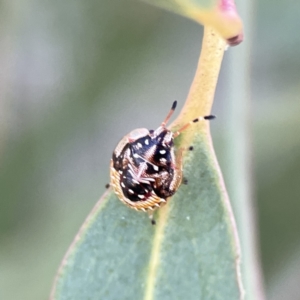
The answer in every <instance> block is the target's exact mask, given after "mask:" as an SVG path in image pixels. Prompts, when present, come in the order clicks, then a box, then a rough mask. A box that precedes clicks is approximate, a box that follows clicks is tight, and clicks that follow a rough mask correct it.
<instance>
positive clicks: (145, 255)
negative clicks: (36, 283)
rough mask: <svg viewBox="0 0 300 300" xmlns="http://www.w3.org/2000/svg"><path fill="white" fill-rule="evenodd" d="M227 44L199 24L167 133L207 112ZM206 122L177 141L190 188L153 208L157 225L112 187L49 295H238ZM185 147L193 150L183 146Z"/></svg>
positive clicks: (229, 224) (164, 298) (163, 298)
mask: <svg viewBox="0 0 300 300" xmlns="http://www.w3.org/2000/svg"><path fill="white" fill-rule="evenodd" d="M225 47H226V43H225V42H224V41H223V40H222V39H221V38H220V37H219V36H218V35H217V34H216V33H215V31H214V30H212V29H211V28H205V30H204V38H203V44H202V52H201V56H200V60H199V64H198V68H197V71H196V75H195V79H194V81H193V84H192V86H191V89H190V93H189V95H188V97H187V101H186V104H185V106H184V108H183V110H182V112H181V114H180V115H179V116H178V118H177V119H176V121H175V122H174V123H173V125H172V126H171V129H172V130H175V131H176V129H178V128H180V127H182V125H184V124H187V123H188V121H190V120H193V119H194V118H195V117H196V116H197V115H198V116H199V115H206V114H207V112H209V110H210V107H211V105H212V101H213V94H214V91H215V86H216V82H217V78H218V73H219V68H220V65H221V61H222V57H223V52H224V49H225ZM195 114H196V115H195ZM208 124H209V123H208V122H207V121H202V122H198V123H196V124H193V125H192V126H190V128H189V129H188V130H185V131H184V132H183V133H182V134H181V135H180V136H179V137H178V138H177V139H176V140H175V142H176V149H177V151H183V174H184V177H185V178H186V179H187V180H188V185H182V186H181V187H180V188H179V190H178V192H177V193H176V194H175V195H174V196H173V197H172V198H171V199H169V200H168V202H167V204H166V205H165V206H164V207H162V208H159V210H158V211H157V212H156V214H155V219H156V221H157V225H155V226H153V225H151V223H150V220H149V219H148V216H147V215H146V214H145V213H143V212H136V211H135V210H132V209H130V208H128V207H126V206H125V205H124V204H122V203H121V201H119V200H118V199H117V197H116V196H115V195H114V194H113V193H112V191H108V192H107V193H106V194H105V195H104V196H103V198H102V199H101V200H100V201H99V202H98V204H97V205H96V207H95V208H94V210H93V211H92V213H91V214H90V215H89V217H88V219H87V220H86V222H85V223H84V224H83V226H82V228H81V230H80V231H79V234H78V235H77V237H76V238H75V240H74V242H73V244H72V245H71V247H70V249H69V251H68V252H67V254H66V256H65V258H64V260H63V262H62V265H61V267H60V269H59V272H58V275H57V277H56V280H55V284H54V287H53V290H52V293H51V297H50V299H51V300H67V299H72V300H77V299H78V300H85V299H95V300H97V299H106V300H112V299H138V300H139V299H144V300H154V299H157V300H168V299H170V300H174V299H178V300H182V299H189V300H193V299H205V300H207V299H220V300H221V299H222V300H227V299H228V300H238V299H242V298H243V287H242V283H241V275H240V257H239V255H240V249H239V240H238V236H237V230H236V226H235V221H234V218H233V214H232V211H231V207H230V203H229V199H228V196H227V193H226V189H225V186H224V183H223V180H222V176H221V172H220V170H219V167H218V164H217V161H216V158H215V154H214V150H213V147H212V143H211V138H210V133H209V126H208ZM191 145H192V146H193V148H194V151H188V150H186V149H188V147H189V146H191Z"/></svg>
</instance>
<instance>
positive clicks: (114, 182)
mask: <svg viewBox="0 0 300 300" xmlns="http://www.w3.org/2000/svg"><path fill="white" fill-rule="evenodd" d="M176 105H177V101H174V103H173V105H172V108H171V110H170V112H169V114H168V115H167V117H166V119H165V120H164V121H163V122H162V124H161V125H160V126H159V127H158V128H157V129H156V130H148V129H146V128H139V129H135V130H133V131H131V132H130V133H129V134H128V135H126V136H125V137H124V138H123V139H122V140H121V141H120V142H119V144H118V145H117V147H116V149H115V151H114V152H113V156H112V159H111V166H110V178H111V186H112V187H113V189H114V191H115V193H116V194H117V196H118V198H119V199H120V200H121V201H122V202H123V203H125V204H126V205H127V206H129V207H131V208H134V209H136V210H142V211H145V212H146V211H147V212H150V217H151V218H152V214H151V212H152V211H153V210H155V209H156V208H158V207H160V206H162V205H163V204H165V203H166V202H167V201H168V199H169V198H170V197H171V196H172V195H174V194H175V193H176V191H177V189H178V188H179V186H180V184H181V181H182V151H179V152H178V153H177V154H176V155H175V151H174V142H173V140H174V138H176V137H177V136H178V135H179V134H180V133H181V132H182V131H183V130H185V129H186V128H187V127H188V126H189V125H191V124H192V123H196V122H198V121H199V120H211V119H214V118H215V116H212V115H209V116H204V117H199V118H197V119H194V120H193V121H191V122H189V123H187V124H186V125H184V126H183V127H182V128H181V129H179V130H178V131H177V132H172V131H171V130H169V129H167V128H166V124H167V122H168V121H169V119H170V118H171V116H172V114H173V112H174V110H175V108H176ZM189 149H190V150H192V147H190V148H189ZM152 223H154V221H152Z"/></svg>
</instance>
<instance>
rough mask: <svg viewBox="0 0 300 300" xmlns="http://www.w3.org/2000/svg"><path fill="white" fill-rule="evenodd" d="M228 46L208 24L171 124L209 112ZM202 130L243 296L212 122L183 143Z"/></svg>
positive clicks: (236, 242) (193, 128)
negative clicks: (187, 87) (185, 93)
mask: <svg viewBox="0 0 300 300" xmlns="http://www.w3.org/2000/svg"><path fill="white" fill-rule="evenodd" d="M226 47H227V44H226V42H225V41H224V40H223V39H222V38H221V37H220V36H219V35H218V34H217V33H216V32H215V31H214V30H213V29H212V28H209V27H205V28H204V36H203V42H202V49H201V55H200V59H199V63H198V66H197V70H196V74H195V77H194V80H193V83H192V85H191V88H190V91H189V94H188V97H187V100H186V103H185V105H184V107H183V109H182V111H181V113H180V115H179V116H178V118H177V119H176V120H175V121H174V123H173V124H172V127H173V128H174V127H175V128H178V127H181V126H182V125H184V124H186V123H188V122H189V121H191V120H193V119H195V118H196V117H198V116H205V115H209V114H210V111H211V107H212V104H213V100H214V95H215V90H216V85H217V80H218V76H219V71H220V68H221V64H222V59H223V54H224V51H225V49H226ZM200 132H202V133H204V134H205V135H206V136H207V138H208V141H209V147H210V151H211V153H212V154H213V159H214V165H215V168H216V170H217V172H218V177H219V183H220V186H221V187H222V193H223V201H224V206H225V209H226V211H227V215H228V218H229V223H230V227H231V231H232V238H233V244H234V249H235V253H236V273H237V281H238V283H239V287H240V293H241V299H243V297H244V288H243V284H242V280H241V271H240V242H239V236H238V231H237V226H236V222H235V219H234V215H233V212H232V208H231V204H230V200H229V198H228V194H227V191H226V187H225V184H224V181H223V176H222V174H221V170H220V168H219V165H218V162H217V159H216V157H215V155H214V149H213V145H212V141H211V137H210V130H209V122H199V123H198V124H197V125H193V126H191V128H189V130H187V131H185V132H184V134H182V135H181V136H182V137H181V141H180V144H181V145H191V144H193V143H192V142H193V139H194V137H195V136H196V135H197V134H199V133H200Z"/></svg>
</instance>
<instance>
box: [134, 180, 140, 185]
mask: <svg viewBox="0 0 300 300" xmlns="http://www.w3.org/2000/svg"><path fill="white" fill-rule="evenodd" d="M132 181H133V182H134V183H135V184H140V183H139V182H138V181H137V180H135V179H132Z"/></svg>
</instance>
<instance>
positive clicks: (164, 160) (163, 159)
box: [159, 158, 167, 163]
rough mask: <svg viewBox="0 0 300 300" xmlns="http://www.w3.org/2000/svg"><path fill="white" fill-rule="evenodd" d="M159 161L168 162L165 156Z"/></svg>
mask: <svg viewBox="0 0 300 300" xmlns="http://www.w3.org/2000/svg"><path fill="white" fill-rule="evenodd" d="M159 161H160V162H162V163H166V162H167V160H166V159H165V158H161V159H160V160H159Z"/></svg>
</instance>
